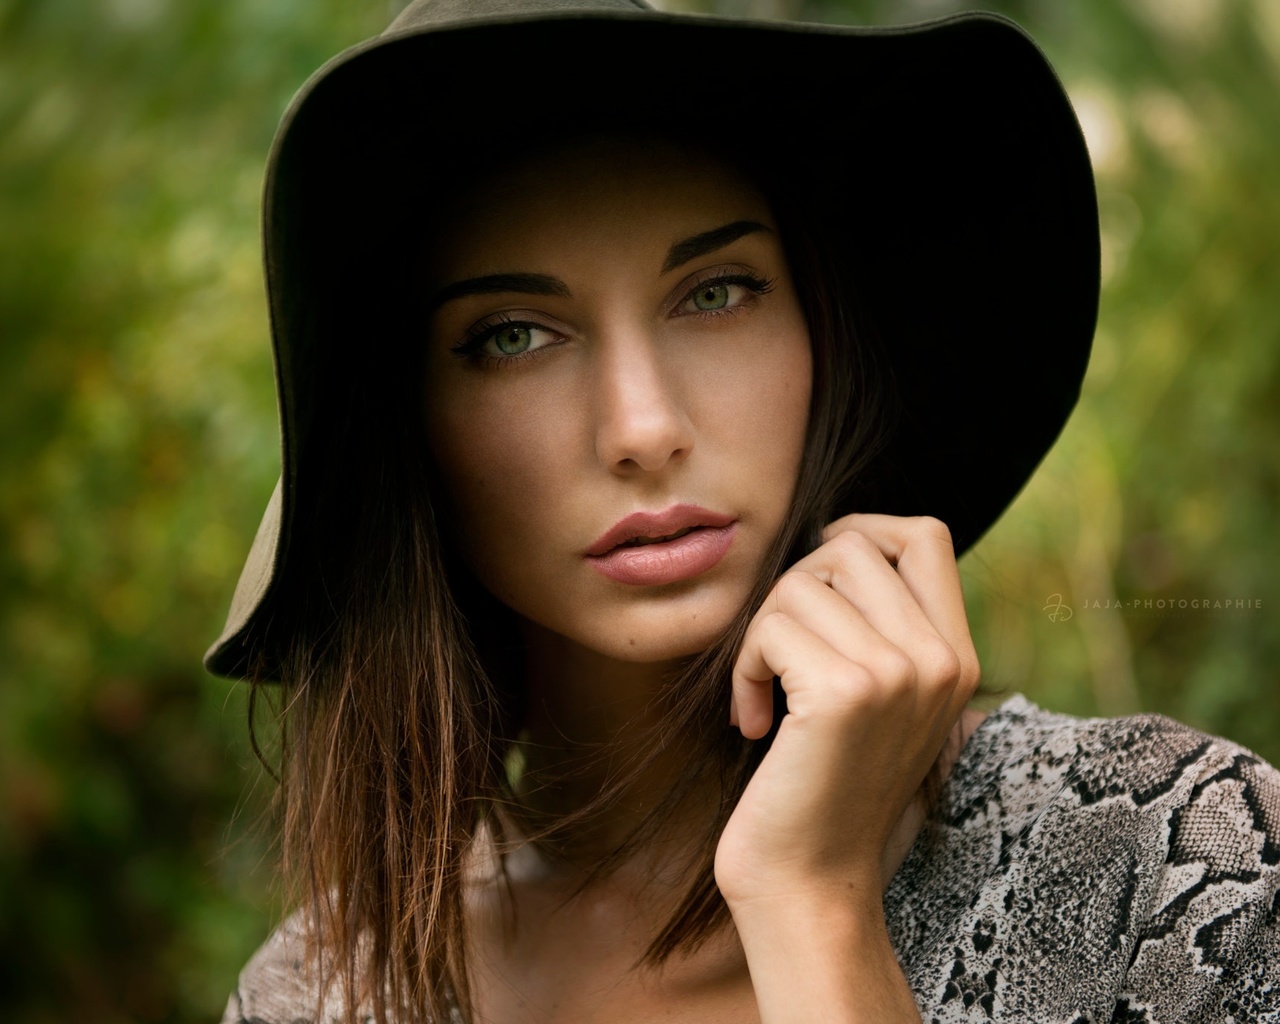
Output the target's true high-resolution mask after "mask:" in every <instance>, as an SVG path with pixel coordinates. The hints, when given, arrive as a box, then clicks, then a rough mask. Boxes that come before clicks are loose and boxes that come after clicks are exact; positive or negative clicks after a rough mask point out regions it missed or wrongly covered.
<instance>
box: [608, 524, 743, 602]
mask: <svg viewBox="0 0 1280 1024" xmlns="http://www.w3.org/2000/svg"><path fill="white" fill-rule="evenodd" d="M737 525H738V521H737V519H736V518H735V517H734V516H731V515H725V514H723V513H719V512H712V511H710V510H709V509H705V508H700V507H698V506H696V505H673V506H671V508H668V509H665V510H663V511H662V512H656V513H655V512H634V513H632V514H631V515H629V516H626V517H625V518H623V519H622V520H621V521H620V522H618V523H616V524H615V525H614V526H613V527H612V528H611V529H609V530H607V531H605V533H604V534H603V535H602V536H601V537H600V538H599V539H598V540H596V542H595V543H594V544H592V545H591V547H590V548H588V549H587V551H586V557H587V561H588V562H589V563H590V564H591V567H592V568H593V569H595V570H596V571H597V572H599V573H600V574H601V575H602V576H604V577H606V578H607V579H610V580H612V581H613V582H615V583H624V584H627V585H629V586H637V587H655V586H663V585H666V584H670V583H680V582H682V581H684V580H689V579H693V578H694V577H695V576H700V575H701V574H702V573H704V572H707V571H708V570H710V569H712V568H714V567H715V566H716V565H717V564H718V563H719V562H720V560H721V559H722V558H724V556H725V555H726V554H727V553H728V551H729V548H730V547H731V546H732V544H733V539H734V535H735V533H736V532H737Z"/></svg>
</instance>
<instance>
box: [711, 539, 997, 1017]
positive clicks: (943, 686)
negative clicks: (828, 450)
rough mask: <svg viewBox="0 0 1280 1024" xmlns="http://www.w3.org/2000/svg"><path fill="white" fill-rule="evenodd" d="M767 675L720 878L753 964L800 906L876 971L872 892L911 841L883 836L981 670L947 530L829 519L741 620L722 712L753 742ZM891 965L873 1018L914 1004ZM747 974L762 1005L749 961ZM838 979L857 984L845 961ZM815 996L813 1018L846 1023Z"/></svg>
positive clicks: (791, 927)
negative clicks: (761, 754) (777, 691)
mask: <svg viewBox="0 0 1280 1024" xmlns="http://www.w3.org/2000/svg"><path fill="white" fill-rule="evenodd" d="M775 676H777V677H778V678H779V679H780V680H781V684H782V688H783V690H784V692H785V693H786V695H787V714H786V716H785V717H784V718H783V720H782V723H781V725H780V726H779V729H778V733H777V736H776V737H775V739H774V742H773V746H772V747H771V749H770V750H769V753H768V754H767V755H766V756H765V758H764V760H763V762H762V763H761V765H760V767H759V769H758V770H757V771H756V773H755V776H754V777H753V778H752V780H751V782H750V784H749V785H748V786H747V788H746V791H745V792H744V793H743V795H742V799H741V800H740V801H739V803H738V806H737V808H736V809H735V810H734V812H733V815H732V816H731V817H730V819H729V822H728V824H727V825H726V827H725V830H724V833H723V835H722V836H721V839H720V843H719V846H718V847H717V850H716V881H717V883H718V885H719V886H720V890H721V892H722V893H723V895H724V897H725V900H726V901H727V902H728V904H729V907H730V909H731V910H732V911H733V914H734V919H735V921H736V923H737V924H738V930H739V933H740V934H741V935H742V938H743V945H744V948H745V949H746V951H747V954H748V963H749V964H751V963H752V960H753V957H752V948H753V943H754V945H755V947H756V949H757V952H759V951H760V950H763V949H766V948H770V949H773V950H774V952H772V953H770V954H769V955H768V957H764V956H763V954H761V955H759V956H757V958H756V959H757V960H760V959H765V960H768V959H776V957H777V956H778V955H780V953H781V951H780V950H779V949H778V948H777V947H778V946H779V942H780V941H781V940H780V938H779V937H780V936H783V935H788V934H791V935H794V936H795V937H797V938H798V939H799V941H800V943H801V945H803V944H804V942H805V941H806V940H805V938H804V937H805V936H807V934H808V932H806V930H805V927H804V921H803V918H804V916H805V915H806V914H807V915H809V916H810V917H811V918H817V919H820V921H821V922H822V925H823V929H824V930H825V932H826V933H827V934H831V935H837V936H840V937H841V941H842V942H843V941H846V940H847V942H851V943H853V944H854V945H855V947H857V949H858V951H859V952H863V951H865V952H867V954H868V956H869V957H870V958H871V959H872V960H877V961H878V962H877V964H876V969H877V971H878V970H880V969H885V968H887V967H888V966H889V965H892V950H891V949H890V948H889V945H888V939H887V935H886V934H885V931H884V919H883V910H882V906H881V902H880V898H881V894H882V892H883V889H884V886H885V885H886V884H887V882H888V880H889V876H890V875H891V874H892V872H891V871H890V870H889V867H890V863H891V864H892V866H893V867H896V864H897V859H898V858H899V857H900V856H901V853H902V852H905V847H904V846H902V844H901V842H897V843H894V844H893V848H892V849H890V845H891V844H890V840H891V838H893V837H894V833H895V829H899V823H900V821H902V820H903V819H904V815H908V811H909V808H910V807H911V806H912V805H913V802H915V801H916V799H917V796H918V793H919V790H920V786H921V783H922V782H923V781H924V778H925V775H926V774H927V773H928V771H929V768H930V766H931V765H932V764H933V763H934V761H935V760H936V759H937V758H938V755H939V752H940V751H941V750H942V747H943V744H944V742H945V741H946V739H947V737H948V736H949V735H950V734H951V732H952V729H953V727H954V726H955V725H956V723H957V720H958V719H959V716H960V714H961V712H962V711H963V710H964V708H965V705H966V704H967V703H968V701H969V698H970V697H971V696H972V695H973V692H974V690H975V689H976V687H977V684H978V677H979V667H978V658H977V654H976V652H975V651H974V647H973V641H972V639H971V638H970V635H969V627H968V621H967V619H966V617H965V611H964V601H963V596H962V593H961V589H960V577H959V573H958V572H957V569H956V561H955V554H954V551H953V549H952V545H951V537H950V534H949V533H948V531H947V528H946V527H945V526H944V525H943V524H942V523H940V522H939V521H937V520H936V519H928V518H917V519H906V518H900V517H896V516H884V515H851V516H846V517H845V518H843V519H840V520H838V521H836V522H834V523H832V524H831V525H830V526H829V527H827V529H826V530H825V531H824V543H823V545H822V546H821V547H820V548H818V549H817V550H816V551H814V552H813V553H812V554H810V555H808V556H807V557H805V558H804V559H802V560H801V561H799V562H798V563H796V565H795V566H793V567H792V568H791V569H790V570H789V571H788V572H787V573H785V574H784V575H783V576H782V577H781V578H780V579H779V580H778V582H777V584H776V585H775V586H774V588H773V591H772V592H771V593H770V595H769V596H768V597H767V598H766V599H765V601H764V604H763V605H762V607H761V608H760V611H759V612H758V613H757V614H756V616H755V618H754V619H753V620H752V623H751V625H750V627H749V628H748V631H747V635H746V639H745V641H744V643H743V647H742V651H741V653H740V655H739V657H738V661H737V664H736V666H735V669H734V673H733V699H732V708H731V711H730V720H731V721H732V722H733V723H734V724H736V725H737V726H738V727H739V728H740V729H741V730H742V734H743V735H744V736H747V737H748V738H752V739H756V738H759V737H761V736H763V735H765V733H767V732H768V730H769V727H770V725H771V724H772V721H773V679H774V677H775ZM907 820H908V821H909V820H910V816H909V815H908V819H907ZM916 820H917V821H918V820H919V819H918V816H917V819H916ZM910 832H911V836H912V837H913V836H914V828H912V829H910ZM907 842H908V843H909V839H908V840H907ZM813 923H816V922H812V921H811V922H810V924H811V925H812V924H813ZM809 930H810V931H812V927H810V929H809ZM793 945H794V944H793ZM831 948H832V950H833V951H836V952H838V948H839V944H838V943H835V944H833V945H832V947H831ZM811 952H814V953H815V955H819V956H820V954H819V953H818V952H817V951H816V950H814V951H811ZM851 952H852V951H851ZM886 955H887V957H888V960H889V963H888V965H886V964H885V963H884V962H883V961H884V958H885V957H886ZM849 958H850V957H849V955H847V954H846V956H845V957H844V959H845V960H848V959H849ZM839 961H840V957H839V956H836V960H835V962H836V963H837V964H838V963H839ZM855 966H856V965H855ZM892 969H893V971H894V973H895V974H896V981H895V982H894V987H895V989H896V991H894V992H889V993H888V994H887V995H886V999H888V1000H889V1001H888V1002H886V1003H885V1004H884V1006H883V1007H882V1008H881V1009H880V1010H878V1011H876V1012H880V1013H882V1014H890V1015H889V1016H883V1017H882V1018H881V1019H897V1018H898V1016H899V1015H897V1014H894V1013H893V1011H894V1009H895V1008H896V1009H898V1010H902V1011H903V1012H904V1013H905V1012H906V1010H907V1007H908V1006H910V1003H909V995H910V993H909V992H907V993H906V998H907V1002H906V1003H904V1002H903V992H904V991H905V983H904V982H902V980H901V974H900V972H897V970H896V965H893V967H892ZM874 973H875V972H873V974H874ZM752 979H753V982H754V983H755V984H756V987H757V995H758V998H759V999H760V1004H761V1009H762V1013H763V1012H764V1010H765V1003H766V1000H765V998H764V995H763V994H762V993H761V991H760V989H761V983H762V982H763V981H764V979H763V978H759V977H757V969H756V965H755V964H753V965H752ZM843 980H844V982H846V983H847V985H848V986H852V988H854V989H857V988H859V985H853V982H852V980H851V979H850V977H849V976H848V975H847V972H846V976H845V977H844V979H843ZM863 980H864V981H865V979H863ZM766 987H767V984H766ZM790 991H791V992H793V993H794V991H795V989H794V987H792V988H791V989H790ZM861 991H862V992H863V994H864V996H865V994H866V990H865V986H862V987H861ZM860 998H861V997H860ZM894 999H896V1002H894ZM824 1005H825V1006H826V1009H825V1010H824V1011H823V1013H822V1014H821V1015H820V1016H821V1019H824V1020H838V1019H841V1018H839V1017H837V1016H833V1015H832V1013H831V1010H832V1005H831V1003H830V1002H825V1003H824ZM793 1008H794V1000H792V1005H789V1006H787V1007H786V1009H785V1011H784V1013H783V1016H782V1017H778V1016H777V1015H776V1014H775V1015H774V1016H773V1017H772V1018H771V1017H770V1016H768V1015H765V1017H764V1019H765V1020H766V1021H768V1020H770V1019H784V1018H785V1019H791V1017H792V1013H791V1010H792V1009H793ZM865 1009H867V1007H866V1006H865V1005H864V1006H862V1007H861V1008H860V1009H859V1010H858V1011H857V1012H858V1013H859V1014H860V1013H862V1012H863V1010H865ZM910 1013H911V1018H903V1019H913V1018H914V1008H913V1007H912V1008H911V1009H910ZM796 1019H801V1017H799V1016H797V1017H796ZM849 1019H851V1020H852V1019H876V1018H875V1017H874V1016H871V1017H866V1018H863V1017H861V1016H857V1015H855V1016H853V1017H850V1018H849Z"/></svg>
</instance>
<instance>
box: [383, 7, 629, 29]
mask: <svg viewBox="0 0 1280 1024" xmlns="http://www.w3.org/2000/svg"><path fill="white" fill-rule="evenodd" d="M652 9H653V8H652V7H650V6H649V5H648V4H647V3H645V0H413V2H412V3H411V4H409V6H408V7H406V8H405V9H404V10H403V11H401V12H400V14H399V16H398V17H397V18H396V19H395V21H393V22H392V23H391V25H390V26H389V27H388V28H387V31H386V32H385V33H384V34H385V35H390V34H392V33H397V32H406V31H413V30H414V29H422V28H426V27H428V26H431V25H444V24H448V23H449V22H453V21H471V20H473V19H475V18H501V17H504V16H505V17H511V16H513V15H520V16H527V15H530V14H543V13H546V14H553V13H564V14H569V13H577V14H583V13H589V12H595V11H633V12H634V11H649V10H652Z"/></svg>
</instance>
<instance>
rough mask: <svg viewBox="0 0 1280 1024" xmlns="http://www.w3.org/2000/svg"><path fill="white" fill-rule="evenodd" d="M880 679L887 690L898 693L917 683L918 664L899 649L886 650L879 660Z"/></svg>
mask: <svg viewBox="0 0 1280 1024" xmlns="http://www.w3.org/2000/svg"><path fill="white" fill-rule="evenodd" d="M877 663H878V666H879V669H880V671H879V673H878V675H879V676H880V679H881V681H882V686H883V687H884V688H885V689H886V690H890V691H894V692H896V691H898V690H900V689H902V688H903V687H906V686H909V685H910V684H912V683H914V682H915V681H916V677H917V668H916V663H915V662H914V661H912V660H911V658H910V657H908V655H907V654H906V652H905V651H900V650H898V649H897V648H892V649H889V650H885V651H884V652H883V653H882V654H880V655H879V657H878V658H877Z"/></svg>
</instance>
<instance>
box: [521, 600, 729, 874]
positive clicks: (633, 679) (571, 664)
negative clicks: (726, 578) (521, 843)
mask: <svg viewBox="0 0 1280 1024" xmlns="http://www.w3.org/2000/svg"><path fill="white" fill-rule="evenodd" d="M524 639H525V666H524V668H525V685H526V689H527V693H528V705H527V706H528V712H527V717H526V720H525V728H524V731H523V733H522V741H521V747H520V754H521V755H522V761H523V763H522V766H521V784H520V786H519V787H518V789H517V793H518V796H519V806H518V807H517V808H515V809H514V814H515V822H514V824H515V825H516V831H517V832H518V833H520V834H528V833H529V831H530V830H536V829H537V828H538V827H539V826H543V825H547V824H550V823H552V822H553V821H555V820H558V819H560V818H562V817H564V816H565V815H572V814H574V813H575V812H579V811H583V810H586V811H588V812H589V813H588V814H587V815H586V816H585V817H584V818H583V820H582V821H581V822H577V823H574V825H573V826H572V827H570V828H569V829H567V830H565V831H563V832H561V833H560V834H558V835H557V837H556V839H555V841H554V843H553V847H554V850H555V854H556V856H557V858H559V859H562V860H564V861H567V862H568V863H569V864H571V865H576V866H577V867H579V868H588V869H589V868H590V867H591V866H593V865H594V864H596V863H598V861H599V859H600V858H601V857H602V856H603V855H604V854H606V853H608V852H611V851H612V850H614V849H615V848H617V846H618V845H619V844H620V843H621V842H622V841H623V840H624V839H625V838H626V837H627V836H629V835H630V834H631V832H632V831H633V830H634V829H635V827H636V826H637V825H639V824H640V822H641V821H643V819H644V817H645V816H646V815H647V814H648V813H649V812H650V811H651V810H652V809H653V808H654V807H655V806H657V805H658V804H659V803H660V802H661V801H662V799H663V798H664V797H665V796H666V795H667V794H668V793H669V791H670V789H671V787H672V786H673V785H674V784H675V783H676V782H677V781H678V779H679V778H680V777H681V773H682V772H686V771H687V769H688V765H689V763H690V759H691V758H694V757H701V756H705V754H703V753H702V752H701V750H700V748H699V744H698V743H696V742H695V741H694V740H693V738H691V737H688V736H684V735H680V734H675V733H672V732H671V731H670V730H666V731H664V730H663V711H662V707H663V702H662V700H661V699H660V698H661V691H662V689H663V687H664V686H666V685H668V684H669V683H670V681H671V679H672V678H673V676H674V675H676V674H677V673H678V672H679V671H680V669H681V667H682V665H681V663H680V662H660V663H635V662H622V661H616V660H613V659H611V658H606V657H604V656H602V655H600V654H599V653H597V652H594V651H591V650H588V649H586V648H583V647H581V646H579V645H578V644H575V643H573V642H572V641H570V640H567V639H566V638H564V637H562V636H559V635H558V634H554V633H551V632H549V631H547V630H545V629H542V628H541V627H538V626H535V625H532V624H527V625H526V626H525V629H524ZM641 762H644V763H645V767H644V769H643V770H642V771H640V772H639V773H638V774H636V775H635V777H634V778H633V779H632V780H631V781H630V782H629V783H628V784H627V785H626V786H625V787H623V788H622V789H620V790H618V791H615V792H613V793H612V796H611V798H610V799H609V800H608V801H607V802H605V803H604V804H603V805H601V804H599V803H598V802H597V803H596V804H595V805H594V806H593V801H597V798H598V797H599V796H600V794H601V793H602V792H604V791H605V790H606V789H607V788H608V787H609V786H610V785H611V784H612V783H613V782H614V781H615V780H616V779H617V778H619V777H620V776H623V775H626V774H629V773H630V771H631V769H632V768H633V766H635V765H636V764H638V763H641ZM695 802H697V801H695ZM703 806H704V808H705V804H704V805H703ZM705 813H706V812H705V809H704V810H703V811H702V813H701V815H700V816H697V817H698V820H705ZM676 817H677V819H678V818H679V817H680V815H677V816H676ZM689 824H690V825H691V826H693V827H694V828H696V824H694V822H693V821H691V822H690V823H689ZM679 831H680V830H679V827H678V826H677V827H676V828H675V830H674V834H672V830H671V829H668V830H667V832H668V835H667V839H672V838H674V835H678V834H679ZM647 845H648V844H647ZM663 845H665V844H664V843H662V842H659V843H657V844H653V848H654V849H655V850H656V849H660V848H661V847H662V846H663Z"/></svg>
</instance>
